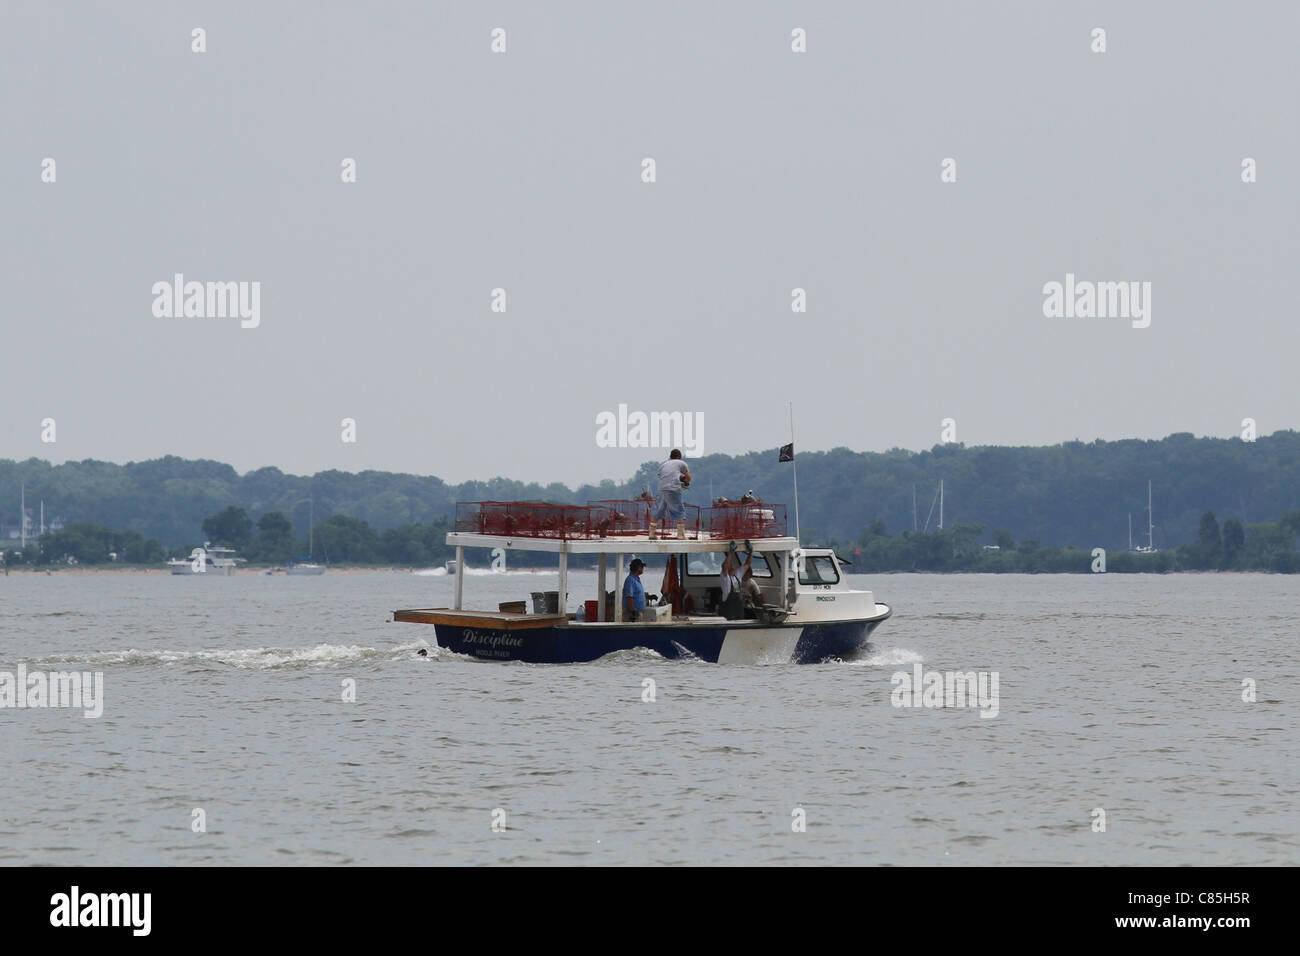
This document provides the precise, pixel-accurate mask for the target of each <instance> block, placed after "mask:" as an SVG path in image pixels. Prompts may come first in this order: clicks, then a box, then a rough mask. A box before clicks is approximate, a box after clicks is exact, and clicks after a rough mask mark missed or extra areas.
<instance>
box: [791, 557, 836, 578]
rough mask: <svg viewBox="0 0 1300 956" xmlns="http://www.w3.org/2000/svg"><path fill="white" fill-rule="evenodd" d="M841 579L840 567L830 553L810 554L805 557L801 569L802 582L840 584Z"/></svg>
mask: <svg viewBox="0 0 1300 956" xmlns="http://www.w3.org/2000/svg"><path fill="white" fill-rule="evenodd" d="M839 581H840V571H839V568H837V567H836V566H835V559H834V558H832V557H831V556H830V555H829V554H818V555H809V556H806V557H805V558H804V559H803V562H802V566H801V567H800V569H799V583H800V584H838V583H839Z"/></svg>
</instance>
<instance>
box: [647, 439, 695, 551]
mask: <svg viewBox="0 0 1300 956" xmlns="http://www.w3.org/2000/svg"><path fill="white" fill-rule="evenodd" d="M690 483H691V471H690V469H689V468H687V467H686V462H684V461H682V452H681V449H679V448H674V449H673V450H672V454H671V455H669V456H668V460H667V461H666V462H664V463H663V464H662V465H660V466H659V497H658V498H657V499H655V509H654V513H653V514H652V515H651V517H652V518H653V519H654V520H655V521H658V522H659V526H660V527H661V528H664V529H665V530H667V528H668V522H669V521H674V522H676V523H677V537H678V538H685V537H686V509H685V508H684V507H683V506H682V489H683V488H685V487H686V486H688V485H689V484H690ZM650 536H651V537H652V538H653V537H654V525H653V524H651V526H650Z"/></svg>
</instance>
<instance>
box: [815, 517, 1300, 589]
mask: <svg viewBox="0 0 1300 956" xmlns="http://www.w3.org/2000/svg"><path fill="white" fill-rule="evenodd" d="M1297 533H1300V510H1292V511H1288V512H1287V513H1286V514H1285V515H1283V516H1282V517H1281V518H1280V519H1278V520H1277V521H1272V522H1269V521H1264V522H1259V523H1256V524H1251V525H1245V526H1243V525H1242V523H1241V522H1240V521H1238V520H1237V519H1236V518H1228V519H1226V520H1225V521H1224V522H1223V524H1222V526H1220V524H1219V521H1218V519H1217V518H1216V517H1215V515H1214V513H1213V512H1212V511H1207V512H1205V513H1204V514H1203V515H1201V522H1200V528H1199V530H1198V533H1197V538H1196V540H1195V541H1190V542H1188V543H1186V544H1182V545H1179V546H1178V547H1177V548H1174V549H1170V550H1165V551H1154V552H1147V553H1144V552H1139V551H1128V550H1112V549H1104V550H1106V553H1105V554H1104V555H1095V554H1094V553H1093V551H1094V549H1093V548H1091V547H1088V548H1084V547H1078V546H1075V545H1068V546H1066V547H1044V546H1042V545H1040V544H1039V543H1038V542H1037V541H1034V540H1025V541H1020V542H1017V541H1016V540H1015V538H1014V536H1013V535H1012V534H1011V532H1010V531H1007V530H1006V529H1003V528H1000V529H998V530H997V531H995V532H993V539H994V541H995V542H996V544H993V545H982V544H980V541H981V540H983V539H984V538H985V528H984V526H983V525H965V524H963V525H956V526H955V527H952V528H945V529H944V530H942V531H934V532H929V533H924V532H918V533H916V534H913V533H911V532H909V531H904V532H903V533H902V534H900V535H898V536H897V537H891V536H890V535H889V534H888V532H887V530H886V528H885V523H884V521H883V520H881V519H879V518H877V519H876V520H874V521H873V522H872V523H871V524H870V525H869V526H868V527H867V528H866V529H865V530H864V531H863V532H862V534H861V535H859V536H858V538H857V540H856V542H855V543H854V544H852V545H849V546H845V545H842V544H838V543H836V544H834V545H833V546H834V547H835V548H836V550H837V552H838V553H839V554H840V555H841V557H844V558H847V559H848V560H849V561H850V562H851V563H852V568H851V570H852V571H854V572H857V573H862V574H870V573H872V572H880V571H987V572H1048V573H1062V572H1065V573H1068V572H1091V571H1094V569H1095V570H1096V571H1101V570H1104V571H1106V572H1108V573H1125V572H1138V573H1142V572H1145V573H1159V572H1166V571H1213V570H1218V571H1277V572H1281V573H1285V574H1292V573H1295V572H1297V571H1300V553H1297V551H1296V535H1297ZM1102 561H1104V564H1102V563H1101V562H1102Z"/></svg>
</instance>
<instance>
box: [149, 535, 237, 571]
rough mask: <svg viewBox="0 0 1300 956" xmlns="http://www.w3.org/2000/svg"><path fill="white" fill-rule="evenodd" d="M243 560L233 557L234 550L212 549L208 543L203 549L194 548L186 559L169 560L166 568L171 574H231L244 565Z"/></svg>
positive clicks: (204, 544)
mask: <svg viewBox="0 0 1300 956" xmlns="http://www.w3.org/2000/svg"><path fill="white" fill-rule="evenodd" d="M245 561H246V559H245V558H240V557H236V556H235V549H234V548H214V547H213V546H212V545H211V544H210V543H209V542H207V541H205V542H203V547H201V548H195V549H194V550H193V551H191V552H190V556H189V557H188V558H171V559H170V560H168V562H167V567H168V568H170V569H171V572H172V574H217V575H228V574H233V573H234V570H235V568H236V567H237V566H239V565H241V564H244V563H245Z"/></svg>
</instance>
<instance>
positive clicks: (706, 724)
mask: <svg viewBox="0 0 1300 956" xmlns="http://www.w3.org/2000/svg"><path fill="white" fill-rule="evenodd" d="M453 580H454V579H452V578H448V577H446V576H443V575H440V574H437V575H423V576H421V575H410V574H397V573H375V574H363V575H349V574H326V575H324V576H323V577H317V578H288V577H285V576H283V575H277V576H269V577H268V576H264V575H259V574H256V573H252V572H245V573H243V574H242V575H236V576H233V577H229V578H219V577H209V578H200V577H171V576H169V575H165V574H151V575H145V576H128V575H118V574H112V573H105V574H95V575H85V576H79V577H72V576H66V575H65V576H60V575H57V574H56V575H53V576H49V577H47V576H45V575H27V574H12V575H10V576H9V577H8V578H0V670H9V671H13V670H15V669H16V665H17V664H18V662H20V661H22V662H24V663H26V665H27V667H28V668H29V669H38V668H39V669H46V670H68V669H71V668H73V667H79V668H83V669H89V670H100V671H103V673H104V681H105V696H106V702H105V707H104V714H103V716H102V717H101V718H99V719H98V720H87V719H85V718H84V717H83V716H82V714H81V712H80V711H71V710H55V709H47V710H14V709H3V710H0V747H2V748H3V754H4V759H5V764H6V773H5V774H3V775H0V862H3V863H6V864H11V865H12V864H106V865H112V864H130V865H140V864H200V863H208V864H211V863H217V864H267V863H269V864H276V863H280V864H321V863H365V864H429V863H452V864H480V863H582V864H628V863H632V864H639V863H650V864H684V863H690V864H714V863H730V864H764V863H780V864H827V863H830V864H848V863H867V864H876V863H889V864H952V865H965V864H1071V863H1088V864H1156V865H1174V864H1263V863H1271V864H1288V863H1295V862H1297V860H1298V859H1300V852H1298V851H1300V835H1298V831H1300V816H1298V814H1297V809H1296V808H1297V806H1300V759H1297V758H1298V757H1300V753H1298V751H1300V744H1298V743H1297V741H1298V740H1300V734H1298V733H1297V730H1298V729H1300V727H1298V722H1297V712H1296V704H1295V701H1296V689H1297V687H1298V686H1300V667H1298V666H1297V651H1296V641H1297V620H1298V619H1300V615H1298V614H1297V610H1296V605H1297V599H1296V598H1297V591H1298V590H1300V579H1297V578H1295V577H1282V576H1269V575H1184V576H1129V575H1125V576H1120V575H1106V576H1101V575H1097V576H1079V575H1069V576H1067V575H1053V576H1047V575H1043V576H993V575H970V576H926V575H884V576H879V577H874V578H872V579H870V581H866V580H865V579H862V580H859V581H858V584H857V586H867V587H872V588H874V590H875V591H876V597H877V600H881V601H884V602H886V603H889V604H892V605H893V606H894V607H895V616H894V617H893V618H892V619H891V620H889V621H888V622H886V623H885V624H884V625H883V626H882V627H881V628H880V629H879V630H878V631H877V632H876V634H875V635H874V638H875V642H876V643H875V644H874V645H873V647H872V648H871V649H870V650H869V651H868V652H867V653H866V654H865V655H863V656H862V657H861V658H860V659H857V660H853V661H846V662H836V663H827V664H821V665H812V666H766V667H729V666H720V665H715V664H704V663H699V662H693V661H666V660H663V659H660V658H658V657H656V656H655V655H653V654H650V653H636V652H630V653H623V654H618V655H612V656H610V657H608V658H605V659H603V660H601V661H598V662H596V663H593V664H584V665H574V666H540V665H524V664H494V663H479V662H475V661H471V660H466V659H463V658H458V657H455V656H453V655H448V654H445V653H442V652H436V651H434V650H433V649H432V648H433V632H432V628H428V627H425V626H422V625H414V624H395V623H386V621H387V618H388V617H389V612H390V611H391V610H392V609H394V608H400V607H433V606H445V605H447V604H449V603H450V598H451V591H452V586H453V585H452V582H453ZM554 586H555V584H554V577H553V576H551V575H528V574H509V575H488V574H478V575H469V576H467V579H466V603H467V605H468V606H479V607H495V606H496V604H497V602H498V601H504V600H512V599H520V598H527V597H528V592H529V591H532V590H544V589H545V588H548V587H549V588H553V587H554ZM570 588H571V595H572V600H571V604H572V605H573V606H576V602H577V601H578V600H579V598H581V597H585V596H586V595H585V592H586V591H588V590H590V591H592V592H594V590H595V584H594V576H593V575H590V574H575V575H572V576H571V584H570ZM421 646H429V647H430V648H431V651H430V655H431V656H430V657H429V658H427V659H426V658H420V657H418V656H417V655H416V653H415V652H416V650H417V649H418V648H419V647H421ZM915 662H920V663H921V664H922V667H923V669H925V670H939V671H945V670H961V671H972V670H974V671H981V670H983V671H996V672H998V675H999V691H1000V701H999V713H998V716H996V717H995V718H992V719H982V718H981V717H980V716H979V711H978V710H976V709H903V708H895V707H893V706H891V703H890V692H891V690H892V689H893V685H892V684H891V676H892V675H893V674H894V673H895V672H896V671H908V672H911V670H912V666H913V664H914V663H915ZM645 678H653V679H654V681H655V683H656V697H657V699H656V700H655V701H654V702H653V703H647V702H643V701H642V687H643V685H642V681H643V680H644V679H645ZM1245 678H1251V679H1253V680H1255V681H1256V682H1257V684H1256V686H1257V690H1256V694H1257V700H1256V701H1255V702H1254V703H1247V702H1244V701H1243V700H1242V681H1243V679H1245ZM345 679H352V680H355V682H356V696H357V700H356V702H355V703H345V702H344V701H343V700H342V699H341V698H342V686H343V681H344V680H345ZM796 807H801V808H802V809H803V811H804V812H805V813H806V820H807V830H806V832H801V833H797V832H792V826H791V825H792V820H794V816H792V813H793V811H794V810H795V808H796ZM195 808H202V809H203V811H204V813H205V814H206V822H207V832H205V833H195V832H192V830H191V820H192V812H193V811H194V809H195ZM497 808H500V809H502V810H504V811H505V821H506V824H507V827H508V829H506V830H505V832H493V830H492V822H493V811H494V810H495V809H497ZM1095 808H1101V809H1104V810H1105V812H1106V830H1105V832H1094V830H1093V820H1094V813H1093V811H1094V809H1095Z"/></svg>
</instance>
